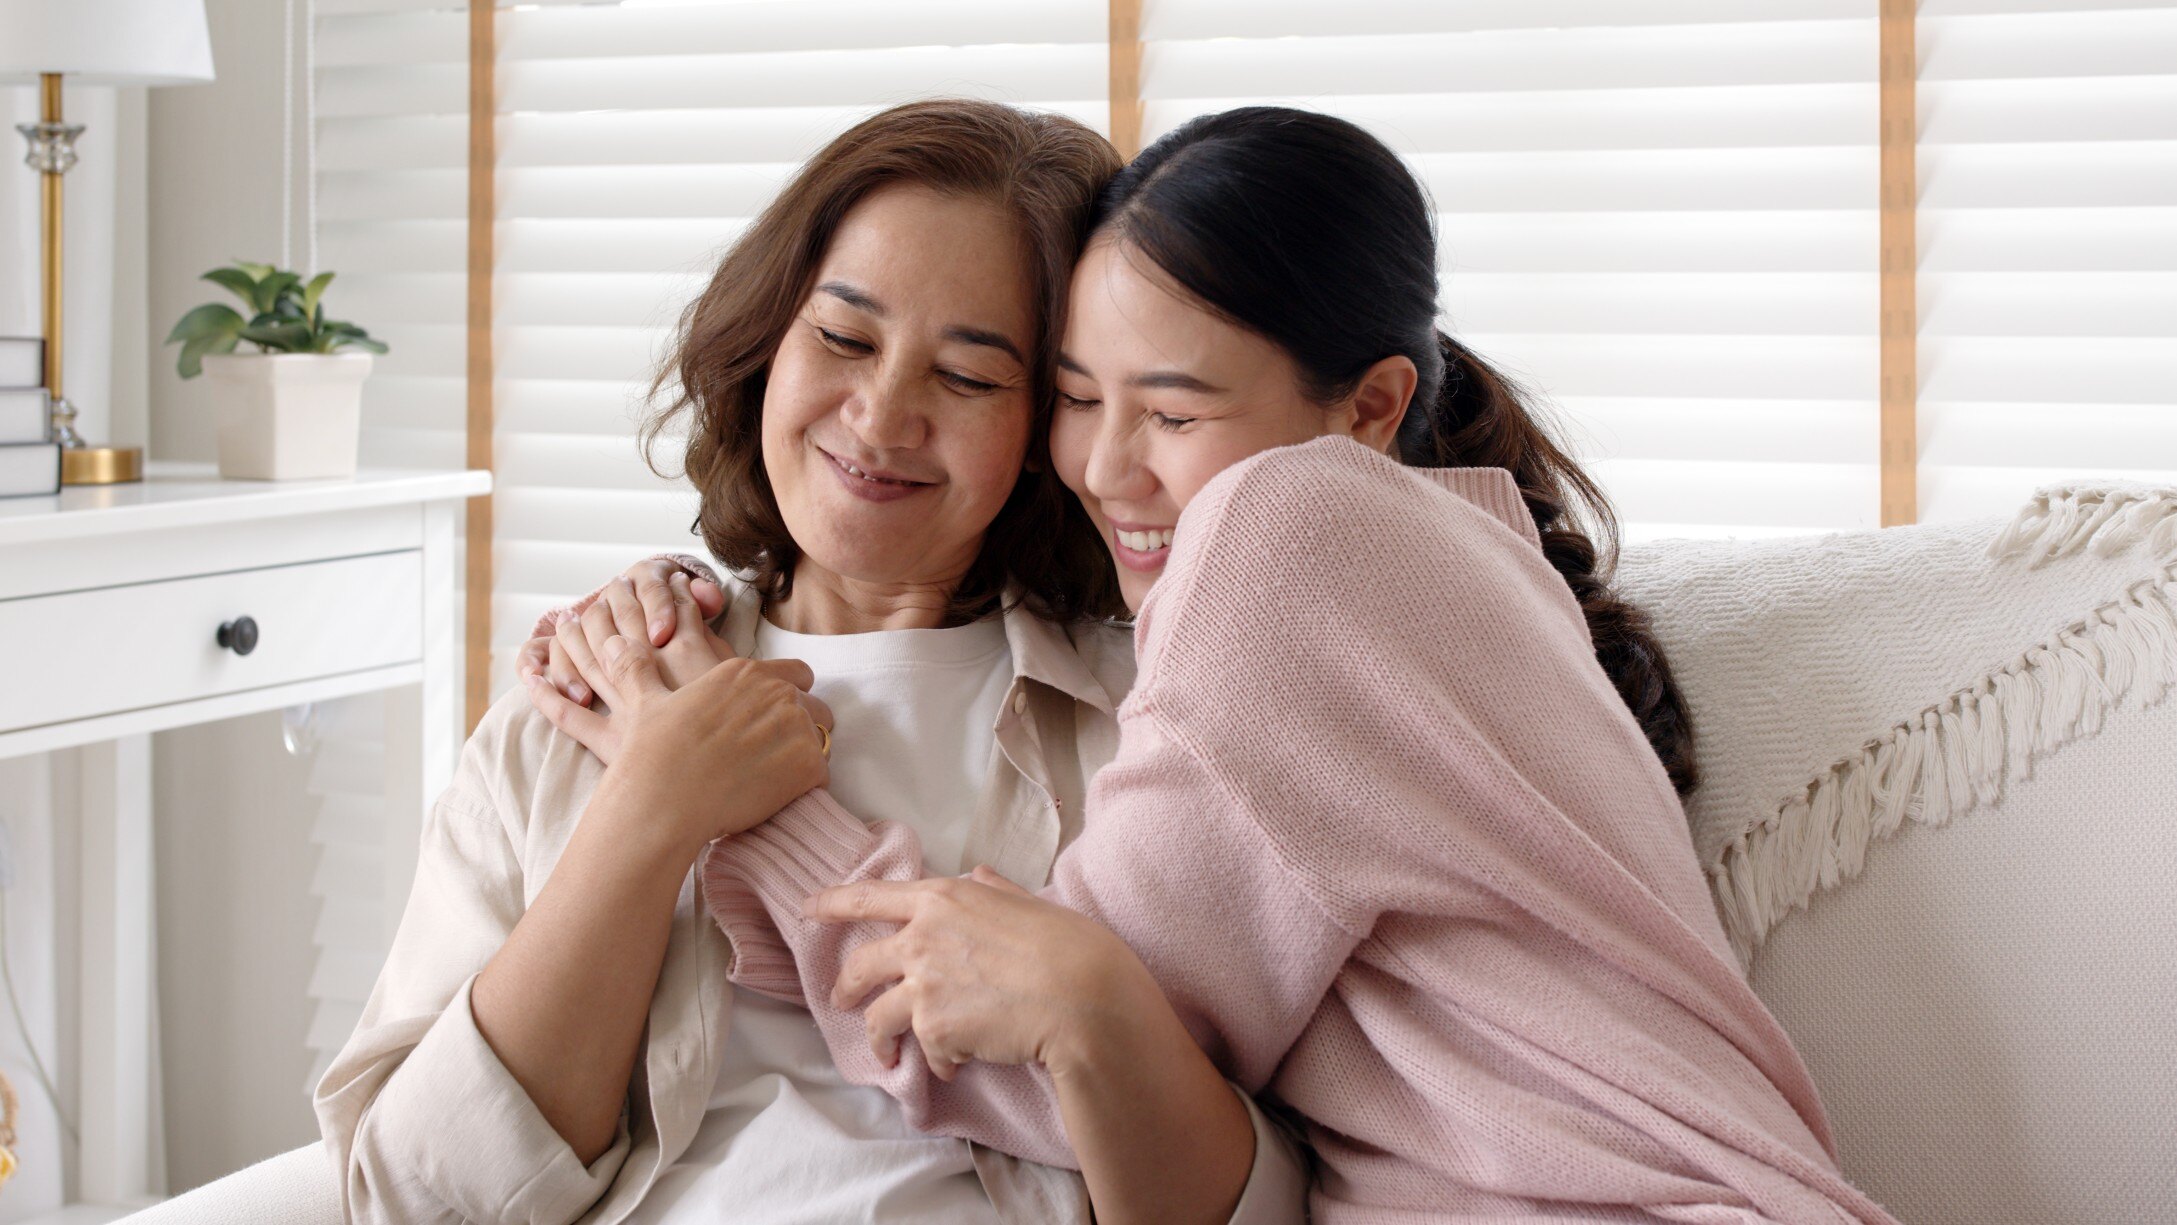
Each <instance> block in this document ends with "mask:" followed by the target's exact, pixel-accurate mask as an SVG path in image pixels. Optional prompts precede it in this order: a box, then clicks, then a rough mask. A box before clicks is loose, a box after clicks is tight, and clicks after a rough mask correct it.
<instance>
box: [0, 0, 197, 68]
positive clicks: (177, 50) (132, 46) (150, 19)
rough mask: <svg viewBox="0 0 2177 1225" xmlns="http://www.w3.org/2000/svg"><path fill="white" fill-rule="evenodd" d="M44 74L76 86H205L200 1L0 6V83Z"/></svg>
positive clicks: (86, 0) (17, 1) (58, 0)
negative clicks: (62, 77)
mask: <svg viewBox="0 0 2177 1225" xmlns="http://www.w3.org/2000/svg"><path fill="white" fill-rule="evenodd" d="M46 72H58V73H61V74H63V75H65V76H66V77H67V78H68V79H69V80H70V81H71V82H72V83H74V84H78V85H181V84H186V83H188V82H192V81H209V80H211V79H212V36H211V31H210V30H209V29H207V28H206V26H205V23H204V0H0V82H21V81H32V80H36V79H37V77H38V75H39V74H40V73H46Z"/></svg>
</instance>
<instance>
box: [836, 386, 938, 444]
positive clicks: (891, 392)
mask: <svg viewBox="0 0 2177 1225" xmlns="http://www.w3.org/2000/svg"><path fill="white" fill-rule="evenodd" d="M925 398H926V397H925V396H924V395H923V394H922V393H921V391H920V389H918V388H916V387H915V386H914V384H913V383H912V382H911V381H910V380H907V379H905V378H902V377H900V376H899V375H897V374H895V373H893V372H889V371H883V370H879V371H878V372H877V377H875V378H873V379H871V380H870V381H869V382H868V383H867V384H865V385H864V386H862V387H859V388H856V389H855V392H854V395H853V397H852V398H851V399H849V400H848V401H847V404H846V407H845V409H844V410H843V412H842V413H841V416H842V417H844V418H845V420H846V423H847V427H848V428H849V429H851V430H853V431H854V436H855V437H856V438H857V439H858V440H860V442H861V443H862V445H863V446H866V447H868V448H870V449H871V450H873V451H910V450H913V449H914V448H916V447H919V446H921V445H922V444H923V443H924V442H925V441H927V440H928V438H929V433H930V428H929V427H930V418H929V414H928V413H927V411H925V406H924V404H923V401H924V399H925Z"/></svg>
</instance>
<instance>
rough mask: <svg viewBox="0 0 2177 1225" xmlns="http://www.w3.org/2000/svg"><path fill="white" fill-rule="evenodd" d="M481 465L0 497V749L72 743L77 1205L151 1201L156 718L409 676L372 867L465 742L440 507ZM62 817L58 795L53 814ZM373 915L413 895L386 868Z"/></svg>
mask: <svg viewBox="0 0 2177 1225" xmlns="http://www.w3.org/2000/svg"><path fill="white" fill-rule="evenodd" d="M490 488H491V474H490V473H488V472H481V471H478V472H421V471H396V470H370V471H364V472H362V473H360V474H358V475H357V476H356V477H355V478H354V479H353V480H340V481H296V482H279V483H269V482H262V481H222V480H220V479H219V478H218V476H217V474H216V473H215V472H214V471H213V469H212V466H211V465H209V464H202V465H197V464H164V463H154V464H151V465H150V466H149V472H148V475H147V477H146V479H145V480H144V481H143V482H141V483H139V484H132V485H109V486H97V487H90V486H85V487H72V488H69V489H67V490H64V491H63V492H62V493H61V494H60V495H59V496H57V497H48V498H12V499H0V650H4V651H5V652H6V655H7V660H8V663H7V670H6V671H7V683H6V684H5V685H4V686H0V758H5V757H13V756H19V755H22V754H27V753H43V752H46V751H49V750H53V749H63V748H77V747H82V748H84V749H85V752H84V753H83V754H82V760H83V763H84V764H83V771H84V775H83V780H82V788H81V796H82V804H81V810H80V812H79V813H77V814H75V815H76V817H77V819H78V820H79V821H80V829H81V838H82V851H81V859H80V863H81V868H82V878H81V891H80V895H79V896H80V899H81V931H82V947H81V954H80V965H81V980H80V981H81V991H82V998H81V1017H82V1021H81V1024H82V1029H81V1033H80V1037H79V1042H78V1051H79V1055H80V1060H81V1063H80V1067H79V1069H78V1080H77V1083H78V1085H79V1086H80V1088H81V1102H80V1113H81V1116H82V1117H81V1119H80V1120H79V1123H80V1127H81V1131H82V1138H83V1143H82V1146H81V1148H80V1150H79V1151H80V1152H81V1154H82V1161H81V1168H80V1170H79V1178H78V1184H77V1185H78V1186H79V1188H80V1194H81V1197H82V1199H83V1201H84V1202H85V1203H86V1204H100V1205H114V1206H129V1205H136V1204H141V1203H143V1202H145V1201H146V1200H148V1199H150V1198H153V1197H154V1196H155V1193H156V1192H157V1191H158V1190H160V1189H161V1188H162V1187H163V1182H164V1179H163V1173H162V1172H156V1171H154V1170H153V1169H152V1168H151V1163H152V1160H153V1153H152V1146H151V1143H150V1141H151V1137H152V1135H153V1134H154V1133H153V1130H152V1127H153V1123H154V1120H153V1119H152V1117H151V1107H152V1103H153V1102H154V1101H155V1100H156V1098H155V1097H154V1095H153V1094H152V1092H151V1085H150V1083H149V1081H150V1056H151V1052H152V1049H153V1043H154V1042H155V1041H156V1037H155V1034H156V1029H155V1024H156V1013H157V1008H158V1001H157V1000H156V999H155V998H153V983H154V981H155V980H154V978H153V968H154V966H155V964H156V953H157V950H156V948H155V947H154V944H153V926H152V925H153V904H152V899H153V892H152V858H153V854H152V826H151V741H150V734H151V733H152V732H156V731H163V730H165V729H168V728H174V727H182V726H185V725H188V724H192V723H205V722H210V721H212V720H216V719H226V718H231V717H233V716H236V715H244V714H251V713H254V712H257V711H263V710H272V709H278V708H280V707H284V706H291V705H295V704H297V703H302V702H316V701H325V700H329V699H332V698H339V697H347V696H350V695H353V694H359V693H366V692H370V691H373V690H381V689H395V688H401V687H406V686H414V687H415V689H414V692H415V693H416V694H417V695H418V696H417V697H416V698H415V699H414V700H413V701H411V702H395V703H390V704H389V706H388V718H387V721H388V724H389V727H388V736H387V774H388V777H387V788H386V794H387V796H388V808H389V812H388V817H389V818H390V819H389V821H388V823H387V832H388V836H389V842H388V859H387V862H388V864H389V865H395V866H394V867H392V868H391V870H392V871H394V872H396V873H402V872H411V871H413V866H414V862H415V841H416V838H417V837H418V835H419V832H420V829H421V823H422V817H423V814H424V812H425V810H426V808H427V807H428V805H429V804H430V803H431V801H432V800H433V799H435V798H436V797H437V795H438V793H439V792H440V791H442V790H443V789H444V788H445V787H446V785H447V783H448V782H449V781H450V780H451V779H452V777H453V769H454V762H455V758H456V754H457V753H458V752H459V749H460V745H461V739H462V730H463V728H462V708H461V702H462V656H461V652H460V635H459V627H458V626H457V625H456V624H455V622H454V597H455V593H456V588H455V579H456V576H455V570H454V544H455V530H454V529H455V521H456V516H457V515H458V514H459V512H460V510H461V502H462V500H463V499H466V498H471V497H475V496H477V495H478V494H482V493H486V492H488V491H489V490H490ZM67 815H68V814H60V816H61V818H62V819H63V820H65V819H67ZM388 886H389V887H388V889H387V892H386V896H387V898H388V902H387V905H388V906H389V907H390V913H388V914H387V915H386V918H385V921H386V926H387V930H388V931H389V932H390V931H391V930H392V928H393V927H394V926H395V925H396V924H397V923H398V921H399V918H400V915H399V909H400V907H401V906H402V905H403V904H405V902H406V899H407V895H408V882H407V880H405V879H401V880H394V881H389V882H388Z"/></svg>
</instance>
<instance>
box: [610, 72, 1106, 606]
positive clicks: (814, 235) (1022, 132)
mask: <svg viewBox="0 0 2177 1225" xmlns="http://www.w3.org/2000/svg"><path fill="white" fill-rule="evenodd" d="M1118 169H1119V158H1118V155H1117V153H1115V152H1114V151H1113V150H1112V148H1111V145H1110V144H1109V143H1108V142H1106V141H1105V140H1104V138H1103V137H1101V136H1098V135H1097V134H1096V133H1095V132H1094V131H1092V130H1090V129H1089V128H1087V127H1084V126H1083V125H1081V124H1079V123H1077V122H1075V121H1073V120H1071V119H1068V118H1065V117H1064V116H1060V115H1049V114H1033V113H1030V112H1026V111H1021V110H1016V109H1014V108H1013V107H1009V106H1003V105H1000V104H997V103H993V102H981V101H975V100H969V99H936V100H930V101H923V102H912V103H908V104H907V105H904V106H896V107H893V108H891V109H890V110H887V111H883V112H881V113H879V114H877V115H873V116H871V117H870V118H868V119H865V120H863V121H862V122H860V123H858V124H856V125H854V126H853V127H852V128H849V129H848V130H847V131H846V132H845V133H843V134H841V135H840V136H839V137H838V138H837V139H836V140H833V141H832V142H831V143H830V144H829V145H826V146H825V147H824V150H823V151H822V152H821V153H818V154H817V155H816V156H815V157H814V158H811V159H810V160H809V162H808V164H807V165H805V166H803V167H802V168H801V170H800V171H799V172H798V173H796V174H795V175H794V177H793V180H792V181H791V182H789V183H788V184H787V185H786V189H785V190H784V191H782V192H780V193H779V195H778V198H777V199H775V200H773V201H772V203H771V205H770V207H768V208H766V209H764V211H763V213H762V215H761V216H759V217H757V218H756V220H755V223H754V224H753V225H751V226H750V227H749V229H748V232H747V233H746V234H744V235H742V237H741V239H740V241H738V242H736V243H734V244H733V247H732V249H731V250H729V251H727V252H726V255H725V258H724V259H722V260H721V261H720V262H719V264H718V270H717V272H715V273H713V274H712V276H711V280H710V285H709V286H708V287H707V288H706V289H704V291H703V293H702V294H701V296H699V297H697V298H696V300H695V301H694V302H692V303H690V304H689V306H688V308H687V310H686V311H685V312H684V313H683V314H682V316H681V319H680V324H679V327H678V329H677V332H676V334H675V337H674V344H673V352H672V355H671V357H670V359H669V360H668V362H667V363H666V365H665V367H664V368H663V369H662V370H660V372H659V374H658V377H657V380H656V382H655V383H653V384H652V386H651V398H652V401H653V403H654V404H660V403H661V406H660V407H658V408H657V409H656V410H655V411H654V412H653V413H652V414H651V415H650V417H649V419H648V420H647V421H646V422H645V423H644V425H643V430H642V444H643V453H644V456H645V458H646V459H648V460H649V462H650V465H651V468H652V470H653V471H658V472H659V474H660V475H667V474H666V473H664V471H663V470H662V469H659V468H658V465H657V460H656V456H655V454H654V452H655V448H656V445H657V443H658V441H659V440H660V438H661V437H663V436H664V435H665V432H666V430H667V428H668V427H669V426H670V425H671V424H672V423H673V421H674V420H675V419H676V418H678V417H679V416H680V415H681V413H683V412H686V413H687V414H688V415H689V418H690V420H689V428H688V440H687V447H686V450H685V453H684V455H683V457H682V459H683V463H682V467H683V470H684V472H685V473H686V475H687V477H688V479H689V481H690V482H691V483H692V484H693V485H694V486H695V488H696V491H697V492H698V493H699V494H700V495H701V498H702V501H701V507H700V509H699V510H698V512H697V515H696V520H695V529H696V531H697V532H699V533H700V534H701V535H702V537H703V542H704V544H705V545H706V546H707V547H708V548H709V549H710V551H711V553H712V555H713V556H715V557H716V558H717V559H718V560H719V561H721V562H723V563H725V564H726V565H727V566H728V567H730V568H731V569H733V570H734V571H735V572H737V573H738V574H740V575H741V576H742V577H744V578H746V579H748V580H749V581H750V582H751V583H752V584H753V585H754V586H755V587H756V589H757V590H758V591H760V592H761V593H763V595H764V596H765V597H766V598H767V599H773V600H776V599H781V598H784V597H785V596H786V595H787V594H788V593H789V592H790V591H791V590H792V588H793V575H794V566H795V563H796V562H798V561H799V560H800V556H801V550H800V548H799V547H798V546H797V545H795V543H794V539H793V537H792V536H791V535H790V534H789V533H788V532H787V530H786V521H785V519H784V518H783V517H781V515H780V513H779V506H778V500H777V498H776V497H775V496H774V495H773V492H772V489H771V481H770V478H769V477H768V476H767V475H766V473H765V472H764V466H763V449H762V428H761V427H762V414H763V397H764V382H765V378H766V376H767V374H768V373H769V370H770V365H771V360H772V358H773V356H775V355H776V353H777V352H778V348H779V344H780V342H781V341H782V340H783V339H784V337H785V335H786V330H787V328H788V327H790V326H792V324H793V321H794V319H795V317H796V315H797V314H798V313H799V312H800V310H801V308H802V306H803V304H804V303H806V302H807V300H808V297H809V293H810V292H811V290H812V289H813V287H814V286H813V282H814V280H815V276H816V270H817V266H818V264H819V263H821V262H822V260H823V257H824V252H825V250H826V249H827V248H828V247H829V246H830V245H831V240H832V235H833V234H834V233H835V232H836V231H837V230H838V228H839V223H840V220H841V219H842V218H844V217H845V216H846V215H847V213H848V211H849V210H851V209H852V208H853V207H854V206H855V205H856V204H857V203H859V202H860V201H862V200H863V199H865V198H867V197H868V196H869V195H870V194H871V193H873V192H875V191H877V190H879V189H880V188H884V187H888V186H892V185H895V184H913V185H917V186H921V187H926V188H930V189H932V190H935V191H938V192H942V193H945V194H948V195H956V196H959V197H962V198H966V199H975V200H985V201H989V202H991V203H993V204H996V205H998V206H999V207H1000V208H1003V209H1004V210H1005V211H1006V212H1007V213H1009V214H1011V215H1012V217H1013V218H1014V220H1015V222H1016V223H1017V225H1018V226H1019V233H1020V242H1021V247H1022V250H1023V251H1024V252H1025V254H1026V262H1027V266H1028V272H1029V277H1030V279H1031V281H1032V285H1031V289H1032V292H1033V294H1034V301H1035V309H1036V327H1037V332H1036V335H1035V337H1034V340H1033V348H1032V351H1031V352H1030V353H1029V354H1028V358H1029V360H1028V370H1029V379H1030V389H1031V392H1032V399H1031V401H1030V402H1031V403H1032V404H1033V405H1034V409H1033V411H1034V413H1035V420H1034V424H1033V428H1032V429H1031V431H1030V438H1029V444H1028V455H1029V457H1030V462H1029V464H1028V470H1027V471H1025V472H1024V473H1022V475H1021V478H1020V481H1019V483H1018V484H1017V485H1015V486H1014V488H1013V492H1012V495H1011V496H1010V497H1009V498H1008V499H1007V500H1006V503H1005V506H1004V508H1003V509H1002V510H1000V511H999V512H998V517H997V519H996V521H995V522H993V523H992V524H991V526H990V530H989V532H988V533H987V534H986V535H985V537H984V540H983V548H982V552H981V554H980V555H979V556H978V557H977V558H976V560H975V562H974V564H973V565H972V566H971V567H970V569H969V571H968V573H967V575H966V577H965V578H964V579H963V580H962V582H961V584H960V587H959V588H958V589H957V590H956V591H955V592H954V595H953V602H952V612H953V615H954V616H955V617H956V618H959V619H963V620H965V619H972V618H974V617H978V616H984V615H987V614H989V613H990V612H993V611H995V610H996V609H997V608H998V607H999V603H1000V600H1001V599H1002V596H1003V593H1004V591H1005V587H1006V583H1007V581H1008V580H1011V581H1013V582H1015V583H1018V584H1019V585H1020V587H1021V589H1022V591H1023V593H1024V595H1025V599H1024V603H1025V605H1026V606H1027V607H1028V608H1029V610H1030V611H1033V612H1035V613H1037V614H1039V615H1042V616H1045V617H1049V618H1051V619H1053V620H1073V619H1076V618H1083V617H1100V616H1108V615H1111V614H1112V613H1113V612H1115V611H1116V610H1118V609H1119V608H1121V607H1122V606H1121V605H1120V603H1119V599H1118V591H1117V582H1116V580H1115V578H1114V577H1113V575H1112V571H1111V563H1110V560H1109V558H1107V557H1106V556H1105V551H1104V548H1103V542H1102V540H1101V539H1100V538H1099V537H1098V535H1097V534H1096V530H1095V528H1094V526H1093V524H1091V523H1090V521H1089V519H1088V517H1087V515H1086V514H1084V513H1083V512H1082V511H1081V509H1080V506H1079V504H1078V503H1076V502H1075V501H1074V499H1073V497H1072V496H1071V495H1070V494H1068V493H1067V491H1066V489H1065V487H1064V486H1063V485H1061V484H1060V483H1059V481H1058V479H1057V478H1056V477H1055V476H1054V475H1053V474H1052V473H1051V470H1050V466H1049V465H1048V464H1047V463H1045V462H1043V457H1044V456H1045V455H1046V454H1047V446H1048V436H1049V427H1050V412H1051V404H1052V399H1053V391H1052V369H1053V367H1054V364H1055V358H1056V355H1057V349H1058V335H1057V329H1058V321H1059V319H1060V316H1061V313H1062V311H1063V307H1064V304H1065V298H1066V287H1067V281H1068V279H1069V278H1070V277H1071V276H1072V273H1073V264H1074V260H1075V259H1076V258H1077V257H1078V256H1079V254H1080V251H1081V244H1082V242H1083V240H1084V239H1085V238H1086V236H1087V223H1088V216H1089V210H1090V207H1091V205H1092V204H1093V203H1094V201H1095V198H1096V193H1097V192H1098V191H1099V190H1100V189H1101V188H1102V187H1103V185H1104V184H1105V183H1106V182H1108V181H1109V180H1110V178H1111V176H1112V175H1113V174H1116V173H1117V172H1118ZM668 387H670V388H671V389H672V390H671V395H670V397H669V398H668V397H666V396H665V395H664V394H663V393H664V392H665V391H666V389H667V388H668Z"/></svg>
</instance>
